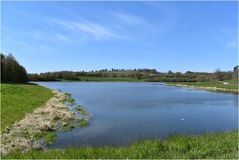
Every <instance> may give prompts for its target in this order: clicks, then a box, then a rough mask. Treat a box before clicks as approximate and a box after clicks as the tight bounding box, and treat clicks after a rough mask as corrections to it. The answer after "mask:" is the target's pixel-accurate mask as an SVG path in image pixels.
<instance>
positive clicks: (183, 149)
mask: <svg viewBox="0 0 239 160" xmlns="http://www.w3.org/2000/svg"><path fill="white" fill-rule="evenodd" d="M2 158H7V159H12V158H14V159H16V158H17V159H23V158H24V159H50V158H54V159H75V158H77V159H99V158H101V159H115V158H117V159H121V158H123V159H127V158H128V159H179V158H180V159H206V158H207V159H208V158H216V159H232V158H233V159H238V131H237V130H236V131H228V132H222V133H207V134H202V135H191V136H190V135H175V136H172V137H169V138H168V139H166V140H163V141H161V140H159V139H155V140H142V141H139V142H136V143H133V144H131V145H128V146H118V147H117V146H107V147H71V148H65V149H47V150H32V151H29V152H27V153H20V152H14V153H11V154H9V155H7V156H5V157H2Z"/></svg>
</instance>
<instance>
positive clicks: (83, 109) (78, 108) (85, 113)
mask: <svg viewBox="0 0 239 160" xmlns="http://www.w3.org/2000/svg"><path fill="white" fill-rule="evenodd" d="M76 110H77V111H78V112H80V113H81V114H83V115H89V112H87V111H86V109H85V108H84V107H83V106H80V105H78V106H77V107H76Z"/></svg>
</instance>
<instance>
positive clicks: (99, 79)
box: [62, 76, 144, 82]
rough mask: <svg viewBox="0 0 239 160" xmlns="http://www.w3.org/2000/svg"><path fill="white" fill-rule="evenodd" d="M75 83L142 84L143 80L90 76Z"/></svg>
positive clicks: (82, 77) (83, 77)
mask: <svg viewBox="0 0 239 160" xmlns="http://www.w3.org/2000/svg"><path fill="white" fill-rule="evenodd" d="M62 81H68V80H62ZM76 81H83V82H87V81H93V82H143V81H144V79H138V78H134V77H92V76H81V77H80V80H76Z"/></svg>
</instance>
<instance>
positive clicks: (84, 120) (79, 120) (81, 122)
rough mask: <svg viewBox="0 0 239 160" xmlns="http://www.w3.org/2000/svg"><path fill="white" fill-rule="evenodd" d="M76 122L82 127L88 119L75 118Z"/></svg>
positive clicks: (86, 123)
mask: <svg viewBox="0 0 239 160" xmlns="http://www.w3.org/2000/svg"><path fill="white" fill-rule="evenodd" d="M77 123H78V125H79V126H80V127H84V126H87V125H88V124H89V122H88V120H87V119H84V118H79V119H77Z"/></svg>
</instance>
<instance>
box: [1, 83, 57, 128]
mask: <svg viewBox="0 0 239 160" xmlns="http://www.w3.org/2000/svg"><path fill="white" fill-rule="evenodd" d="M51 97H53V93H52V91H51V90H50V89H48V88H45V87H41V86H38V85H32V84H5V83H4V84H1V130H3V129H5V128H6V127H7V126H9V125H10V124H11V123H13V122H15V121H17V120H20V119H22V118H23V117H24V115H25V114H26V113H28V112H32V111H33V110H34V109H35V108H37V107H40V106H42V105H44V104H45V102H46V101H47V100H49V99H50V98H51Z"/></svg>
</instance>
